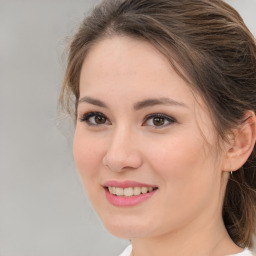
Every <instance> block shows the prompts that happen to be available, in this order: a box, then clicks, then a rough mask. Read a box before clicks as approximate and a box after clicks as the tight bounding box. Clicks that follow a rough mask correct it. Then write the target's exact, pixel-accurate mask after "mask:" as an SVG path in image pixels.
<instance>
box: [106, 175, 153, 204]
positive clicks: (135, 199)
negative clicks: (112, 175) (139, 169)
mask: <svg viewBox="0 0 256 256" xmlns="http://www.w3.org/2000/svg"><path fill="white" fill-rule="evenodd" d="M103 186H104V190H105V195H106V198H107V200H108V201H109V203H110V204H112V205H114V206H117V207H131V206H136V205H139V204H141V203H143V202H145V201H147V200H149V199H150V198H151V197H152V196H153V195H154V194H155V193H156V191H157V190H158V189H155V190H153V191H151V192H148V193H146V194H140V195H136V196H129V197H125V196H116V195H113V194H111V193H110V192H109V190H108V189H107V187H119V188H128V187H153V188H158V187H157V186H155V185H149V184H145V183H140V182H136V181H122V182H120V181H114V180H112V181H108V182H106V183H104V185H103Z"/></svg>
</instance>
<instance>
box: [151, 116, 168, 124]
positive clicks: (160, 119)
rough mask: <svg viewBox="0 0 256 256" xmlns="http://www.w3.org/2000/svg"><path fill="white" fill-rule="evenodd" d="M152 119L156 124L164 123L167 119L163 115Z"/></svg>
mask: <svg viewBox="0 0 256 256" xmlns="http://www.w3.org/2000/svg"><path fill="white" fill-rule="evenodd" d="M152 121H153V124H154V125H155V126H161V125H164V122H165V119H164V118H163V117H154V118H153V120H152Z"/></svg>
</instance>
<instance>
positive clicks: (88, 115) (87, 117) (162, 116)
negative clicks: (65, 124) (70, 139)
mask: <svg viewBox="0 0 256 256" xmlns="http://www.w3.org/2000/svg"><path fill="white" fill-rule="evenodd" d="M96 116H98V117H100V118H104V119H105V120H106V121H107V122H108V123H102V124H97V123H92V122H91V121H90V118H92V117H96ZM153 118H159V119H162V120H163V121H164V124H163V125H159V126H157V125H149V126H151V127H153V128H154V129H161V128H163V127H166V126H169V125H171V124H173V123H176V122H177V121H176V120H175V119H174V118H173V117H170V116H168V115H165V114H160V113H153V114H150V115H147V116H146V117H145V118H144V121H143V123H142V126H145V124H146V122H148V121H149V120H151V119H152V120H153ZM80 121H81V122H86V124H87V125H88V126H99V125H109V124H111V122H110V121H109V120H108V118H107V117H106V116H105V115H104V114H102V113H101V112H89V113H86V114H84V115H83V116H82V117H81V118H80ZM94 122H95V120H94ZM166 122H167V123H166Z"/></svg>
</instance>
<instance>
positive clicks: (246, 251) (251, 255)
mask: <svg viewBox="0 0 256 256" xmlns="http://www.w3.org/2000/svg"><path fill="white" fill-rule="evenodd" d="M227 256H255V253H253V252H252V251H250V250H249V249H247V248H245V249H244V250H243V251H242V252H240V253H237V254H232V255H227Z"/></svg>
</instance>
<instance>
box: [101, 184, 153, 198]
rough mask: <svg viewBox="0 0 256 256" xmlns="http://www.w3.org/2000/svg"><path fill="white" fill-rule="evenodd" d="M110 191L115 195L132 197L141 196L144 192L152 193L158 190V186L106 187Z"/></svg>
mask: <svg viewBox="0 0 256 256" xmlns="http://www.w3.org/2000/svg"><path fill="white" fill-rule="evenodd" d="M105 189H107V190H108V192H109V193H110V194H112V195H114V196H118V197H132V196H139V195H142V194H147V193H150V192H152V191H154V190H157V187H128V188H121V187H110V186H108V187H105Z"/></svg>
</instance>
